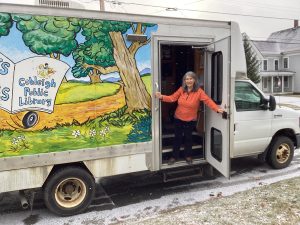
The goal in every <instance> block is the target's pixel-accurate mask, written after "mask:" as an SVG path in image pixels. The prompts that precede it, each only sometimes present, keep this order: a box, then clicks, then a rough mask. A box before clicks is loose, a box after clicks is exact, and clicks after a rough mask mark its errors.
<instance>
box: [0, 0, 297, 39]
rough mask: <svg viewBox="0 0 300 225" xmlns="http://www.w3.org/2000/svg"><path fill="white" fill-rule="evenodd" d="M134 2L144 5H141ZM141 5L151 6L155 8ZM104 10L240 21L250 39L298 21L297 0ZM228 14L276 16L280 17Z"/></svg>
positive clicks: (158, 1) (154, 1)
mask: <svg viewBox="0 0 300 225" xmlns="http://www.w3.org/2000/svg"><path fill="white" fill-rule="evenodd" d="M66 1H67V0H66ZM74 1H75V2H80V3H81V4H83V5H84V7H85V8H86V9H90V10H98V9H99V0H74ZM24 2H25V1H24V0H0V3H17V4H24ZM34 2H35V0H26V4H34ZM113 2H117V3H119V4H115V3H113ZM120 2H122V3H120ZM129 3H131V4H129ZM132 3H135V4H132ZM137 4H144V5H143V6H142V5H137ZM145 5H153V6H156V7H150V6H145ZM158 6H163V7H166V8H167V7H172V8H177V9H178V10H177V11H166V9H165V8H160V7H158ZM105 9H106V11H115V12H124V13H137V14H148V15H158V16H171V17H184V18H200V19H208V20H232V21H237V22H238V23H239V24H240V27H241V31H242V32H246V33H247V34H248V35H249V36H250V37H251V38H252V39H266V38H267V37H268V36H269V34H270V33H272V32H274V31H278V30H282V29H287V28H291V27H293V25H294V22H293V19H298V20H300V1H299V0H284V1H283V0H263V1H262V0H184V1H179V0H176V1H175V0H151V1H145V0H119V1H112V0H110V1H109V0H107V1H105ZM200 11H213V12H220V13H228V14H219V13H205V12H200ZM229 14H244V15H253V16H263V17H276V18H281V19H270V18H262V17H252V16H237V15H229ZM283 18H287V19H283ZM299 24H300V22H299Z"/></svg>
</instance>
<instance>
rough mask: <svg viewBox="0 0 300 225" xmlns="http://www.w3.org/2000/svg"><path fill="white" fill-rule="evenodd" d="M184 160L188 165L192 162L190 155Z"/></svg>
mask: <svg viewBox="0 0 300 225" xmlns="http://www.w3.org/2000/svg"><path fill="white" fill-rule="evenodd" d="M185 161H186V162H187V164H189V165H190V164H192V163H193V159H192V157H186V158H185Z"/></svg>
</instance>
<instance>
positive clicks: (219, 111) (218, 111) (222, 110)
mask: <svg viewBox="0 0 300 225" xmlns="http://www.w3.org/2000/svg"><path fill="white" fill-rule="evenodd" d="M224 111H225V110H224V109H221V108H218V110H217V113H223V112H224Z"/></svg>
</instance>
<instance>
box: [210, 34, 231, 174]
mask: <svg viewBox="0 0 300 225" xmlns="http://www.w3.org/2000/svg"><path fill="white" fill-rule="evenodd" d="M212 45H213V49H214V51H213V52H207V53H206V72H205V74H206V76H205V78H206V80H205V92H206V93H207V94H208V95H209V96H210V97H211V98H212V100H214V102H215V103H216V104H217V105H219V106H220V107H222V108H223V109H225V111H227V112H229V111H230V109H229V108H228V106H229V103H230V99H229V96H230V37H227V38H225V39H222V40H220V41H217V42H214V43H213V44H212ZM210 46H211V45H210ZM210 46H209V47H210ZM229 126H230V122H229V118H224V117H222V115H220V114H217V113H215V112H214V111H212V110H210V109H208V108H207V107H206V112H205V156H206V160H207V162H208V163H209V164H211V165H212V166H213V167H214V168H215V169H217V170H218V171H219V172H220V173H222V174H223V175H224V176H225V177H227V178H229V176H230V149H229V146H230V140H229V138H230V130H229Z"/></svg>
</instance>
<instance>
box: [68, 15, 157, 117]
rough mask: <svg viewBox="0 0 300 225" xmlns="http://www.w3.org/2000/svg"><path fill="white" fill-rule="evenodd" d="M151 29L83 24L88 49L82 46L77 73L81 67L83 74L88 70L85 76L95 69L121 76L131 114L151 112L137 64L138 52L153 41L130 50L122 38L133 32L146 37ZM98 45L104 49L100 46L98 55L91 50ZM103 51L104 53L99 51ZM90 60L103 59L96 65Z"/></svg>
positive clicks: (119, 24)
mask: <svg viewBox="0 0 300 225" xmlns="http://www.w3.org/2000/svg"><path fill="white" fill-rule="evenodd" d="M152 26H154V25H153V24H143V23H137V24H134V23H129V22H117V21H92V20H90V21H88V20H86V21H85V22H84V23H83V24H82V29H83V32H82V34H83V35H84V36H85V38H86V42H85V43H83V45H84V46H85V47H86V48H84V46H81V47H83V49H84V50H83V51H82V53H81V57H82V59H80V60H81V63H80V62H79V60H78V59H79V58H77V62H78V64H77V65H76V66H77V67H76V68H75V69H78V70H79V68H80V67H81V69H80V70H85V71H86V72H85V74H87V73H89V72H90V71H91V70H92V69H93V70H95V71H98V73H100V74H108V73H112V72H119V74H120V77H121V80H122V83H123V88H124V93H125V99H126V104H127V111H128V112H129V113H131V112H132V111H134V110H140V109H150V105H151V96H150V95H149V93H148V92H147V90H146V87H145V84H144V83H143V81H142V79H141V77H140V74H139V71H138V68H137V64H136V60H135V54H136V52H137V51H138V50H139V49H140V48H141V47H142V46H144V45H147V44H148V43H149V42H150V38H149V39H147V40H146V41H144V42H139V41H136V42H132V43H131V44H130V45H129V46H127V45H126V43H125V40H124V37H123V34H125V33H126V32H127V31H128V30H129V29H130V28H131V30H132V32H133V33H134V34H145V33H146V30H147V28H148V27H152ZM108 37H109V38H108ZM95 43H98V44H99V43H101V44H99V45H101V47H100V46H97V48H96V49H98V51H97V54H95V52H93V51H92V48H91V46H94V45H95ZM99 47H100V48H99ZM101 48H102V51H99V50H100V49H101ZM77 55H80V54H77ZM75 56H76V54H74V58H75ZM90 56H97V57H100V58H101V59H102V61H101V60H100V61H97V60H95V61H94V62H93V60H89V59H90ZM112 56H113V58H112ZM93 59H95V57H94V58H93ZM75 61H76V59H75ZM73 69H74V68H73Z"/></svg>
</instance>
